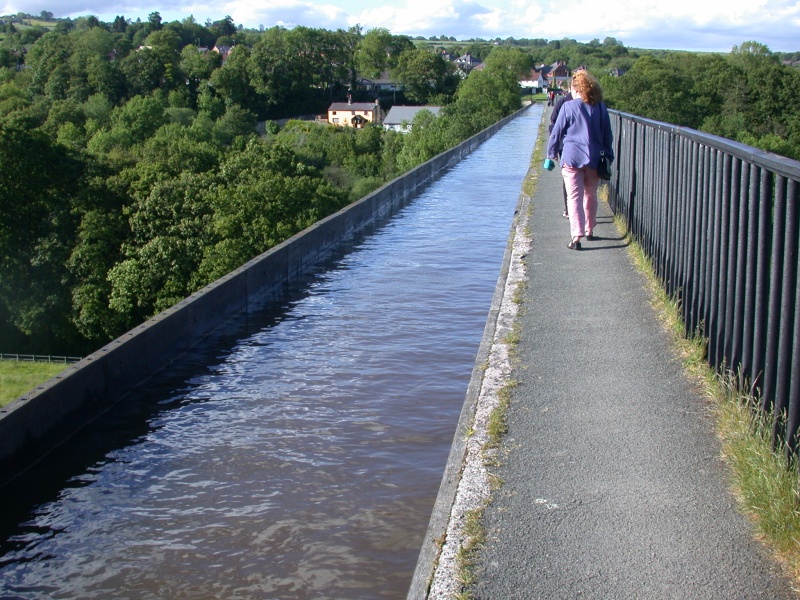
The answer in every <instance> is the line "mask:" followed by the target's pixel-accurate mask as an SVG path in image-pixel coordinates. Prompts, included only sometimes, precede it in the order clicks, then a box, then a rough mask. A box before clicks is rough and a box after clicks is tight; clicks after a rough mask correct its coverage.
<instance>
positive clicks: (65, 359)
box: [0, 352, 81, 364]
mask: <svg viewBox="0 0 800 600" xmlns="http://www.w3.org/2000/svg"><path fill="white" fill-rule="evenodd" d="M0 360H13V361H16V362H48V363H64V364H71V363H76V362H79V361H80V360H81V357H80V356H50V355H49V354H3V353H2V352H0Z"/></svg>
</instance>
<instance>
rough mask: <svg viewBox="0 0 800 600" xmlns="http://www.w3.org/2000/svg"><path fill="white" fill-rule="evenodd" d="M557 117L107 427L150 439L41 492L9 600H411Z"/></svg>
mask: <svg viewBox="0 0 800 600" xmlns="http://www.w3.org/2000/svg"><path fill="white" fill-rule="evenodd" d="M540 116H541V109H535V110H529V111H528V113H527V114H526V115H525V116H523V117H520V118H518V119H516V120H515V121H513V122H512V123H511V124H509V125H508V126H506V127H505V128H503V129H502V130H501V131H500V132H499V133H498V134H497V135H496V136H495V137H493V138H492V139H490V140H489V141H487V142H486V143H485V144H484V145H483V146H481V148H479V149H478V150H477V151H476V152H475V153H474V154H473V155H472V156H470V157H469V158H468V159H466V160H465V161H463V162H462V164H460V165H458V166H457V167H456V168H454V169H452V170H451V171H450V172H448V173H447V174H446V175H445V176H444V177H443V178H442V179H441V180H439V181H438V182H437V183H435V184H434V185H432V186H430V187H429V188H427V189H426V191H425V192H423V194H422V195H420V197H419V198H418V199H416V200H415V201H414V203H413V204H412V205H410V206H409V207H407V208H406V209H404V210H403V211H401V213H400V214H398V215H397V216H396V217H394V218H393V219H392V220H391V221H389V222H388V223H387V224H386V225H385V226H383V227H381V228H380V229H379V230H378V231H377V232H376V233H375V234H374V235H372V236H370V237H367V238H365V239H363V240H361V241H360V242H359V243H358V244H356V245H355V246H354V247H353V248H352V249H351V250H350V251H349V252H347V253H346V254H345V255H343V256H342V257H340V258H339V259H338V260H336V261H335V263H334V264H332V265H330V268H329V269H326V270H324V271H322V272H319V273H316V274H315V275H313V276H310V277H309V279H308V281H306V282H304V283H303V284H302V286H301V288H302V289H301V290H300V293H296V294H295V295H293V296H292V297H291V301H288V302H287V303H286V304H285V306H284V307H283V308H282V310H281V312H280V313H279V314H278V315H277V316H275V315H272V316H270V317H269V319H266V317H265V320H268V321H269V324H268V325H264V326H262V327H258V328H257V330H256V331H255V332H251V333H250V334H249V335H246V336H244V337H243V338H242V339H239V340H238V341H237V342H235V344H232V345H228V347H227V350H225V351H224V353H223V354H220V355H219V358H218V359H216V360H214V361H212V362H213V363H214V364H212V365H211V366H209V367H206V368H205V369H203V371H197V370H195V371H194V374H193V375H191V376H189V377H187V378H185V379H183V380H182V383H180V385H179V386H178V387H176V386H175V385H174V383H173V384H170V385H166V384H165V385H163V386H161V387H159V386H157V385H154V386H152V387H149V388H148V389H147V391H146V392H145V393H144V396H146V398H143V399H141V400H140V402H142V403H144V404H146V405H147V406H148V407H149V408H147V409H146V410H145V409H142V410H143V414H146V415H147V416H146V418H143V419H142V422H141V423H138V424H137V423H133V424H132V423H131V420H133V421H135V420H136V419H135V418H132V417H131V416H130V415H127V416H126V417H125V419H124V420H125V423H124V424H123V423H122V421H123V418H122V417H121V416H120V415H119V414H117V415H116V416H115V417H109V419H108V420H107V421H106V422H105V424H100V425H98V427H99V428H100V429H103V428H104V429H105V431H106V435H109V433H108V432H111V433H113V432H114V431H115V430H116V431H118V432H121V430H122V429H124V428H128V427H132V428H133V429H132V431H133V430H136V428H137V427H138V428H139V430H138V433H135V434H134V433H130V432H129V433H128V434H127V435H128V437H127V438H126V437H125V436H124V435H123V436H122V437H123V438H124V440H123V442H120V441H117V442H116V445H114V446H112V448H113V449H111V450H110V451H108V450H104V452H103V456H102V459H100V460H97V461H96V462H94V463H93V464H91V466H89V467H86V466H85V465H84V466H83V467H82V468H81V469H79V470H76V471H73V472H72V474H71V476H70V478H69V480H68V481H62V483H61V484H59V485H60V487H59V489H58V492H57V497H55V496H54V497H52V498H45V497H43V498H40V499H39V500H38V501H36V492H35V491H34V492H31V491H30V490H26V491H25V492H24V493H25V494H27V495H29V496H32V497H33V498H34V501H36V502H37V504H38V506H37V507H36V508H35V509H34V510H33V511H32V512H29V513H28V515H27V517H26V518H25V519H23V522H22V523H20V524H19V526H15V528H14V531H13V535H11V536H10V537H9V539H7V540H5V543H4V545H3V549H4V555H3V556H2V557H0V560H1V561H2V562H0V565H2V566H0V581H1V582H2V583H0V590H2V592H3V593H2V597H3V598H54V599H55V598H104V599H106V598H136V599H142V598H170V599H180V598H186V599H188V598H191V599H200V598H226V599H236V598H243V599H244V598H247V599H251V598H403V597H405V594H406V590H407V588H408V584H409V583H410V580H411V575H412V573H413V570H414V566H415V563H416V557H417V554H418V551H419V547H420V544H421V542H422V538H423V535H424V532H425V528H426V527H427V523H428V517H429V514H430V510H431V508H432V506H433V501H434V499H435V495H436V492H437V490H438V485H439V481H440V479H441V473H442V470H443V467H444V463H445V461H446V458H447V453H448V451H449V447H450V442H451V440H452V437H453V434H454V430H455V425H456V422H457V419H458V414H459V411H460V409H461V404H462V402H463V399H464V394H465V391H466V387H467V383H468V381H469V377H470V374H471V370H472V366H473V363H474V360H475V354H476V352H477V349H478V345H479V343H480V339H481V336H482V333H483V327H484V324H485V319H486V314H487V312H488V309H489V306H490V302H491V297H492V294H493V292H494V287H495V283H496V280H497V276H498V272H499V267H500V263H501V259H502V256H503V252H504V251H505V247H506V239H507V235H508V231H509V226H510V224H511V219H512V217H513V209H514V207H515V205H516V201H517V197H518V194H519V190H520V186H521V183H522V179H523V176H524V174H525V172H526V171H527V167H528V163H529V158H530V154H531V149H532V146H533V142H534V138H535V134H536V129H537V127H538V123H539V120H540ZM206 364H210V363H206ZM135 414H136V413H134V416H135ZM115 418H116V419H117V420H116V422H115V420H114V419H115ZM91 435H92V434H90V433H86V434H84V435H83V436H82V437H83V438H86V437H87V436H88V437H91ZM97 435H100V434H97ZM88 444H89V442H87V441H86V440H85V439H83V440H80V439H79V440H75V442H74V445H73V446H70V445H68V446H65V447H64V448H63V449H62V451H63V452H64V453H70V452H71V453H75V452H79V450H80V448H82V447H84V446H85V445H88ZM64 455H65V454H62V456H64ZM54 460H55V458H54ZM76 473H77V474H76ZM4 493H6V494H8V493H14V490H4Z"/></svg>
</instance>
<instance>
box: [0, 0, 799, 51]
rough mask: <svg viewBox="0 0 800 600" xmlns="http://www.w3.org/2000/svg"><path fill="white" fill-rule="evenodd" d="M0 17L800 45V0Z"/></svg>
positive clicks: (271, 5) (22, 6)
mask: <svg viewBox="0 0 800 600" xmlns="http://www.w3.org/2000/svg"><path fill="white" fill-rule="evenodd" d="M0 7H1V8H2V10H0V14H6V15H7V14H15V13H17V12H25V13H29V14H32V15H39V14H40V13H41V12H42V11H43V10H46V11H49V12H52V13H53V14H54V15H55V16H56V17H72V18H77V17H80V16H86V15H95V16H97V17H98V18H99V19H100V20H101V21H105V22H112V21H113V20H114V17H116V16H117V15H122V16H124V17H125V18H127V19H131V20H134V21H135V20H136V19H137V18H141V19H142V20H143V21H146V20H147V17H148V15H149V14H150V13H152V12H158V13H159V14H160V15H161V18H162V21H165V22H167V21H174V20H178V21H180V20H183V19H184V18H186V17H188V16H190V15H191V16H193V17H194V18H195V20H196V21H198V22H200V23H205V22H206V20H207V19H210V20H212V21H216V20H219V19H222V18H223V17H225V16H230V17H231V18H232V19H233V21H234V23H235V24H236V25H243V26H244V27H246V28H259V27H260V26H262V25H263V26H264V27H266V28H269V27H272V26H275V25H280V26H283V27H287V28H292V27H295V26H297V25H303V26H305V27H312V28H321V29H329V30H335V29H339V28H343V29H346V28H348V27H351V26H353V25H360V26H361V27H362V28H363V29H364V30H365V31H366V30H369V29H371V28H373V27H383V28H386V29H388V30H389V31H390V32H391V33H393V34H396V35H401V34H402V35H410V36H417V35H422V36H425V37H430V36H439V35H446V36H448V37H450V36H452V37H454V38H456V39H457V40H466V39H470V38H482V39H485V40H492V39H495V38H500V39H506V38H508V37H513V38H530V39H533V38H544V39H547V40H560V39H563V38H571V39H575V40H577V41H579V42H589V41H591V40H592V39H595V38H596V39H598V40H600V41H601V42H602V41H603V40H604V39H605V38H606V37H613V38H616V39H617V40H618V41H619V42H622V43H623V44H624V45H625V46H626V47H629V48H649V49H661V48H663V49H670V50H691V51H710V52H730V51H731V49H732V48H733V46H738V45H741V44H742V43H743V42H746V41H756V42H759V43H761V44H765V45H766V46H768V47H769V49H770V50H772V51H773V52H795V51H800V0H726V1H725V2H717V1H714V0H605V1H600V0H388V1H387V0H377V1H376V0H217V1H216V2H213V3H212V2H207V1H202V2H201V1H199V0H0Z"/></svg>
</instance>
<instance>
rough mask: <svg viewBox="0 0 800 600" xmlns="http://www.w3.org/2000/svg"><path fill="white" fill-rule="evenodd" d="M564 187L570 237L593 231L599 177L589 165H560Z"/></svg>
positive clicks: (595, 219) (595, 222)
mask: <svg viewBox="0 0 800 600" xmlns="http://www.w3.org/2000/svg"><path fill="white" fill-rule="evenodd" d="M561 176H562V177H563V178H564V188H565V189H566V190H567V212H568V213H569V229H570V233H572V237H583V236H584V235H587V234H589V232H592V233H594V226H595V225H596V224H597V188H598V187H599V186H600V178H599V177H598V176H597V171H596V170H595V169H592V168H590V167H567V166H566V165H565V166H562V167H561Z"/></svg>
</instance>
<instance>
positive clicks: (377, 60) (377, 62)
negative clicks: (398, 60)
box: [356, 27, 392, 77]
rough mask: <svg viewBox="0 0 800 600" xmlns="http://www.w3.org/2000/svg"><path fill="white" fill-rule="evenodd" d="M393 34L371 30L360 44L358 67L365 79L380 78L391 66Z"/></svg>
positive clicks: (357, 59) (357, 56)
mask: <svg viewBox="0 0 800 600" xmlns="http://www.w3.org/2000/svg"><path fill="white" fill-rule="evenodd" d="M391 45H392V34H391V33H390V32H389V30H388V29H385V28H383V27H376V28H374V29H370V30H369V31H367V33H366V34H364V36H363V37H362V38H361V40H360V41H359V43H358V50H357V54H356V66H357V68H358V72H359V73H360V74H361V75H363V76H364V77H378V76H379V75H380V74H381V73H383V71H385V70H386V68H387V66H388V64H389V51H390V48H391Z"/></svg>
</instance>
